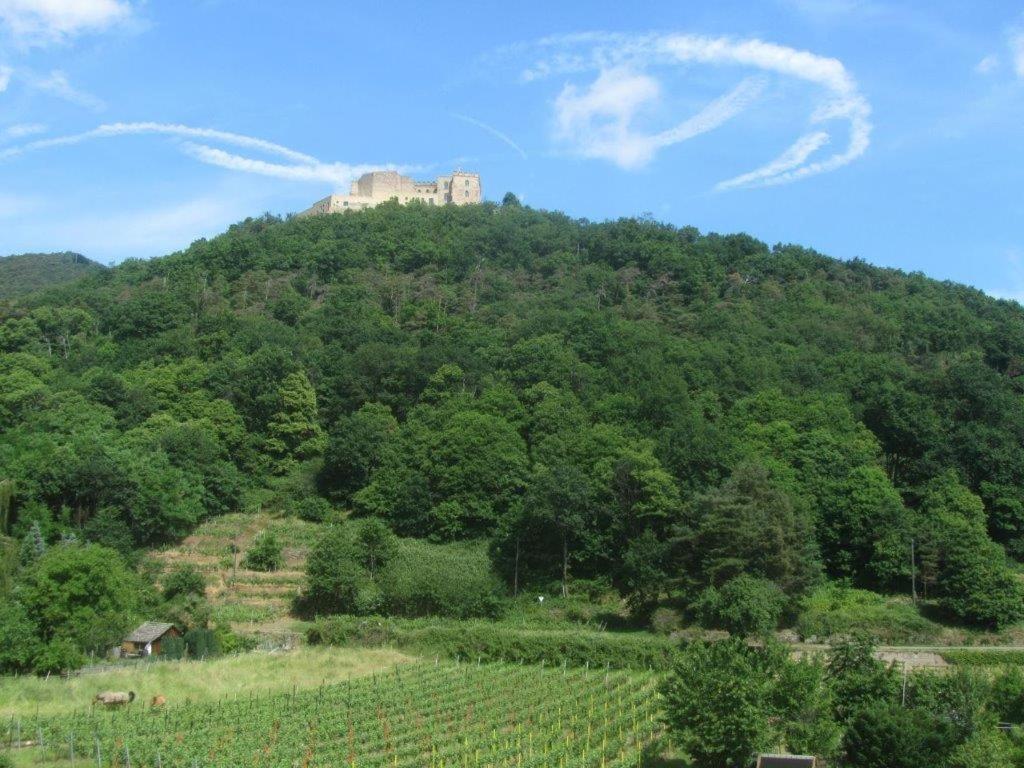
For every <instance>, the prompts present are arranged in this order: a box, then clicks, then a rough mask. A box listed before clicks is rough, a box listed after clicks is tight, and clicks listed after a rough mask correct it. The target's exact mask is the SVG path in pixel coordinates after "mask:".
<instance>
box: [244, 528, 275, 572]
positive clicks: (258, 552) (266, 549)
mask: <svg viewBox="0 0 1024 768" xmlns="http://www.w3.org/2000/svg"><path fill="white" fill-rule="evenodd" d="M282 565H284V558H283V557H282V556H281V542H279V541H278V540H277V537H276V536H275V535H274V534H273V533H271V532H270V531H260V532H259V533H258V534H257V535H256V538H255V540H253V543H252V546H251V547H250V548H249V551H248V552H246V553H245V559H243V560H242V567H243V568H248V569H249V570H250V571H276V570H278V569H279V568H280V567H281V566H282Z"/></svg>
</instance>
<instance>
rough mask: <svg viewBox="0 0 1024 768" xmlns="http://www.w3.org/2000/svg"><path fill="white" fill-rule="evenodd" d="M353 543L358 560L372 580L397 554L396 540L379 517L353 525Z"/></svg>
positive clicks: (369, 518)
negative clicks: (356, 549) (357, 549)
mask: <svg viewBox="0 0 1024 768" xmlns="http://www.w3.org/2000/svg"><path fill="white" fill-rule="evenodd" d="M355 527H356V532H355V543H356V546H357V547H358V548H359V553H360V560H361V562H362V564H363V566H364V567H365V568H366V569H367V571H368V572H369V574H370V578H371V579H373V578H374V577H375V576H376V574H377V571H378V570H379V569H381V568H383V567H385V566H386V565H387V564H388V563H389V562H390V561H391V560H392V558H394V557H395V555H396V554H398V538H397V537H396V536H395V534H394V533H393V532H392V530H391V529H390V528H389V527H388V524H387V523H385V522H384V521H383V520H381V519H380V518H379V517H368V518H365V519H363V520H360V521H358V522H357V523H356V524H355Z"/></svg>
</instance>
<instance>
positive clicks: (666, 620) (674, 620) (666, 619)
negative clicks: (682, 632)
mask: <svg viewBox="0 0 1024 768" xmlns="http://www.w3.org/2000/svg"><path fill="white" fill-rule="evenodd" d="M650 625H651V631H652V632H654V633H655V634H658V635H670V634H672V633H673V632H675V631H676V630H677V629H682V627H683V615H682V613H680V612H679V611H678V610H676V609H675V608H665V607H661V608H655V609H654V612H653V613H652V614H651V621H650Z"/></svg>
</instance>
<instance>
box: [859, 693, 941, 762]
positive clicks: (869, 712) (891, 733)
mask: <svg viewBox="0 0 1024 768" xmlns="http://www.w3.org/2000/svg"><path fill="white" fill-rule="evenodd" d="M951 746H952V744H951V736H950V727H949V723H948V722H947V721H945V720H943V719H942V718H940V717H936V716H935V715H933V714H931V713H930V712H927V711H925V710H922V709H904V708H903V707H900V706H899V705H898V704H894V703H891V702H878V703H876V704H875V705H873V706H871V707H869V708H867V709H864V710H861V711H860V712H858V713H857V714H856V715H855V716H854V718H853V720H852V722H851V723H850V726H849V728H847V730H846V734H845V736H844V738H843V747H844V749H845V751H846V756H847V760H848V761H849V764H850V765H856V766H857V768H919V767H920V766H924V765H929V766H931V765H945V764H946V762H945V758H946V756H947V755H948V754H949V751H950V748H951Z"/></svg>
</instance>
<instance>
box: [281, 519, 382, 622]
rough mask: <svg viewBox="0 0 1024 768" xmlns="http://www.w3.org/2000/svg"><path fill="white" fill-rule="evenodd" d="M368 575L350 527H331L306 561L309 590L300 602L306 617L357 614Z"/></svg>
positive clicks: (303, 594)
mask: <svg viewBox="0 0 1024 768" xmlns="http://www.w3.org/2000/svg"><path fill="white" fill-rule="evenodd" d="M367 581H368V574H367V573H366V571H365V569H364V568H363V566H362V564H361V563H360V562H359V549H358V547H357V546H356V544H355V541H354V540H353V538H352V535H351V531H350V529H349V527H348V526H344V525H332V526H328V527H327V530H326V532H325V533H324V535H322V536H321V537H320V539H319V540H318V541H317V542H316V544H315V545H314V546H313V549H312V550H311V551H310V553H309V557H308V558H307V559H306V590H305V592H303V593H302V594H301V595H300V596H299V598H298V599H297V600H296V609H297V610H298V612H299V613H301V614H305V615H314V614H318V613H355V612H357V611H358V607H359V601H358V597H359V594H360V591H361V590H362V589H363V588H364V587H365V586H366V583H367Z"/></svg>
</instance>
